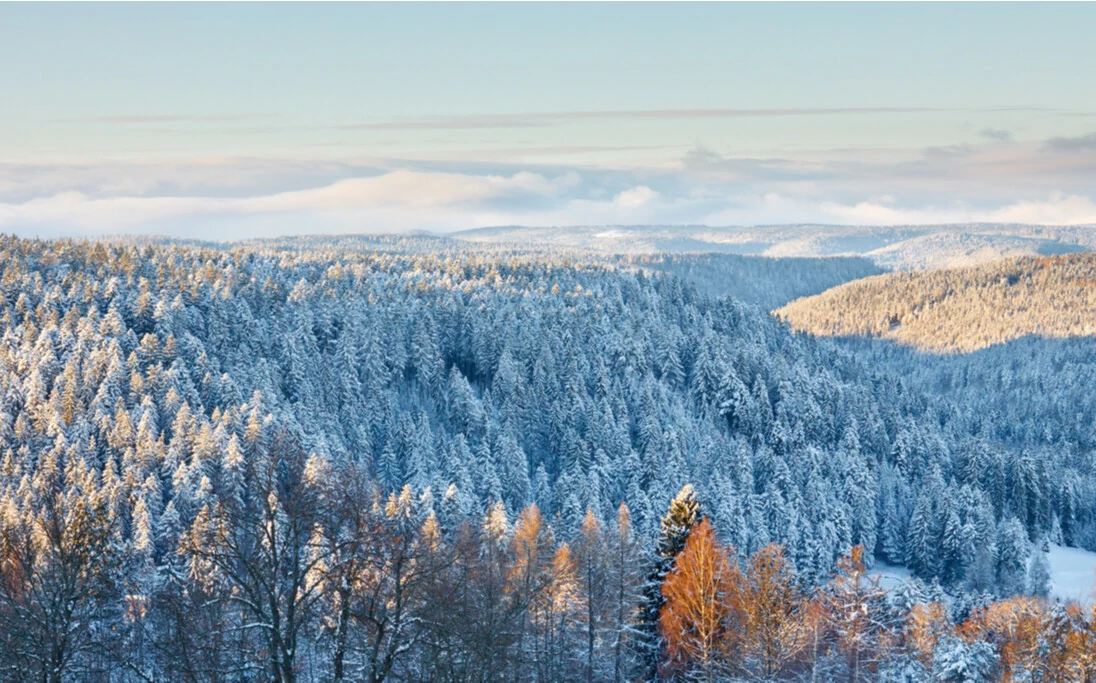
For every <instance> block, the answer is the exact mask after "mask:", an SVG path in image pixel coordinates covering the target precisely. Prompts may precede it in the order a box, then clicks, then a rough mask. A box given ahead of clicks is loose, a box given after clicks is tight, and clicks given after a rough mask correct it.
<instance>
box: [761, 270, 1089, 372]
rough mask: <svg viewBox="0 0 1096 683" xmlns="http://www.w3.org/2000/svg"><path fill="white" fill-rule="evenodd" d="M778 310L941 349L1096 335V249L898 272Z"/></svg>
mask: <svg viewBox="0 0 1096 683" xmlns="http://www.w3.org/2000/svg"><path fill="white" fill-rule="evenodd" d="M776 314H777V315H778V316H780V317H782V318H784V319H785V320H787V321H789V322H790V323H791V325H792V326H793V327H794V328H796V329H799V330H803V331H806V332H810V333H812V334H817V335H825V336H848V335H870V336H874V337H885V338H888V339H892V340H895V341H899V342H903V343H906V344H910V345H912V346H915V347H918V348H923V349H931V350H937V351H973V350H976V349H982V348H985V347H987V346H990V345H992V344H999V343H1002V342H1007V341H1010V340H1012V339H1017V338H1020V337H1023V336H1026V335H1038V336H1043V337H1075V336H1081V335H1092V334H1094V333H1096V255H1093V254H1088V253H1085V254H1069V255H1065V256H1051V257H1046V258H1031V257H1028V258H1020V259H1009V260H1004V261H996V262H994V263H989V264H986V265H982V266H976V267H972V268H956V269H945V270H931V271H924V272H916V273H890V274H886V275H879V276H876V277H872V278H866V279H863V280H859V281H855V282H850V283H848V284H844V285H841V286H839V287H835V288H834V289H832V290H829V291H826V292H823V293H822V294H819V295H816V296H812V297H808V298H805V299H802V300H799V301H794V302H792V303H790V304H788V305H787V306H784V307H783V308H781V309H780V310H778V311H776Z"/></svg>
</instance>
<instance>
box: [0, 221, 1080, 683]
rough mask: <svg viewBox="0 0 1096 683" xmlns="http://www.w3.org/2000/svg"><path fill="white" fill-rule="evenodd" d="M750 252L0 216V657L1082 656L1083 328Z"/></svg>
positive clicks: (962, 673) (478, 665)
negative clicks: (877, 301)
mask: <svg viewBox="0 0 1096 683" xmlns="http://www.w3.org/2000/svg"><path fill="white" fill-rule="evenodd" d="M747 261H748V259H745V257H734V258H715V257H711V256H697V257H690V256H687V255H675V256H674V257H673V258H672V259H671V258H668V257H667V258H666V259H662V258H660V257H646V256H645V257H639V258H637V257H628V258H610V257H605V256H598V255H593V254H588V253H586V252H582V251H581V250H563V249H559V250H555V249H524V250H523V249H506V248H501V247H498V248H470V247H462V246H458V245H454V244H453V243H451V242H449V241H447V240H434V239H429V238H381V239H354V238H350V239H320V238H310V239H302V240H279V241H265V242H264V241H256V242H248V243H240V244H225V245H208V244H198V243H182V242H178V243H175V242H168V241H159V240H144V241H136V240H98V241H96V240H87V241H36V240H24V239H19V238H15V237H8V236H4V237H0V267H2V269H3V270H2V272H0V445H2V449H0V679H2V680H11V681H47V682H50V683H54V682H56V683H61V682H64V681H278V682H280V683H295V682H297V681H342V680H345V681H385V680H399V681H496V680H498V681H526V680H536V681H573V680H588V681H638V680H658V679H665V680H705V681H717V680H718V681H736V680H848V681H876V680H880V681H882V680H887V681H923V680H941V681H981V680H987V681H989V680H1016V681H1084V680H1093V679H1094V677H1096V620H1094V614H1093V612H1092V611H1091V607H1089V606H1085V605H1082V604H1077V603H1063V602H1061V601H1057V600H1055V599H1054V598H1053V597H1052V596H1050V594H1049V593H1050V585H1049V581H1050V577H1049V568H1048V562H1047V551H1048V548H1049V547H1050V546H1051V545H1061V546H1072V547H1076V548H1083V549H1087V550H1096V466H1094V463H1093V457H1092V452H1093V448H1094V447H1096V444H1094V440H1096V433H1094V432H1093V430H1092V424H1093V421H1094V419H1096V406H1094V404H1093V399H1092V397H1091V395H1090V391H1089V387H1090V386H1091V384H1090V383H1088V382H1087V380H1086V378H1087V377H1090V376H1092V374H1093V373H1092V372H1091V360H1090V359H1091V358H1093V357H1094V356H1093V354H1092V352H1091V348H1090V345H1091V340H1089V339H1077V340H1071V341H1070V343H1069V345H1066V346H1055V347H1053V348H1051V347H1044V346H1040V347H1039V349H1038V352H1037V353H1035V354H1034V356H1035V357H1036V359H1037V360H1036V361H1030V360H1026V358H1027V357H1029V356H1031V355H1033V354H1031V353H1028V351H1029V350H1028V349H1027V348H1026V347H1025V346H1024V344H1025V343H1028V342H1014V345H1007V346H995V347H992V348H990V349H988V350H986V351H980V352H978V353H975V354H970V355H968V356H962V357H960V356H956V357H954V358H949V359H946V360H940V359H938V358H936V357H934V356H927V355H924V354H918V353H916V352H913V351H910V350H908V349H899V348H892V347H889V346H888V347H881V346H879V345H877V344H876V343H873V342H860V343H847V344H846V343H839V342H835V341H833V340H829V339H818V338H814V337H811V336H808V335H806V334H802V333H797V332H793V331H792V330H790V329H789V328H788V327H787V326H786V325H785V324H784V323H782V322H781V321H780V320H778V319H776V318H774V317H773V316H771V315H769V314H768V313H767V312H766V311H767V308H768V307H769V306H773V305H779V304H782V303H784V302H785V301H787V300H789V299H790V298H794V297H795V296H803V295H807V294H814V293H817V291H821V290H822V289H824V288H827V287H830V286H833V285H835V284H839V283H840V282H841V281H844V280H846V279H853V278H858V277H862V276H864V275H870V274H872V273H873V272H875V271H874V267H872V266H870V264H866V263H862V262H858V260H855V259H849V260H847V262H844V261H828V260H818V261H817V262H816V263H812V261H811V260H809V259H803V260H797V261H796V263H795V267H796V269H797V270H798V269H802V270H803V272H802V274H801V275H799V276H798V277H795V278H792V277H791V276H790V275H789V272H790V271H789V265H788V264H787V263H785V262H782V261H780V260H769V259H758V260H757V261H748V262H749V265H748V266H741V267H740V269H739V271H737V272H727V273H725V274H723V273H720V272H719V269H720V268H727V269H732V270H733V269H735V268H736V267H737V266H739V265H740V264H741V263H746V262H747ZM812 268H813V269H814V270H811V269H812ZM884 277H886V276H884ZM766 281H768V282H769V284H766ZM847 286H848V285H847ZM810 290H817V291H810ZM744 300H745V301H744ZM757 304H761V305H757ZM1030 343H1035V342H1030ZM1063 368H1067V369H1068V371H1064V370H1063ZM1074 371H1075V372H1074ZM1021 398H1022V400H1019V399H1021ZM878 566H888V567H904V568H906V570H907V571H908V572H909V573H910V575H911V578H910V579H909V580H908V581H904V582H902V584H901V585H900V586H898V587H896V588H891V589H884V588H883V587H882V586H881V585H880V581H879V579H878V576H877V574H876V572H874V571H873V568H875V567H878Z"/></svg>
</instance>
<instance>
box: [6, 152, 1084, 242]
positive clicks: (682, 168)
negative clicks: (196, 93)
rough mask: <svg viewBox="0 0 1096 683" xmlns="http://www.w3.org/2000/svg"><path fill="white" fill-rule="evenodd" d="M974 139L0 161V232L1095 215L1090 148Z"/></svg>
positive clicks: (243, 233)
mask: <svg viewBox="0 0 1096 683" xmlns="http://www.w3.org/2000/svg"><path fill="white" fill-rule="evenodd" d="M985 137H986V138H987V139H988V140H989V141H988V142H986V143H983V144H979V145H962V146H952V147H948V148H932V149H926V150H920V151H918V150H896V151H893V152H891V153H889V154H882V153H880V152H879V151H878V150H864V151H862V152H857V151H856V150H852V151H850V150H840V151H839V152H835V153H832V154H826V153H814V154H801V155H798V156H789V157H787V158H741V157H724V156H722V155H720V154H718V153H716V152H713V151H710V150H706V149H702V148H697V149H696V150H693V151H692V152H690V153H689V154H687V155H686V156H685V157H684V159H682V160H681V161H679V162H678V163H676V164H663V165H662V166H661V167H651V168H629V169H616V168H599V167H581V168H579V167H573V168H572V167H566V166H555V167H547V166H537V167H523V166H520V165H515V164H505V163H489V162H463V163H462V162H457V161H445V162H441V161H435V162H428V161H422V162H400V163H393V162H354V161H336V160H326V161H322V160H321V161H315V160H258V159H215V160H189V161H183V162H167V161H164V162H144V163H130V164H126V163H120V162H118V163H108V164H99V165H96V164H78V165H77V164H73V165H54V166H50V165H36V166H31V165H15V164H7V165H3V164H0V230H2V231H8V232H17V233H20V234H38V235H88V234H91V235H97V234H118V233H159V234H169V235H176V236H186V237H196V238H203V239H233V238H244V237H255V236H272V235H279V234H288V233H345V232H372V233H385V232H401V231H408V230H428V231H434V232H447V231H451V230H457V229H464V228H472V227H483V226H492V225H531V226H551V225H577V224H587V225H590V224H709V225H755V224H773V223H790V222H794V223H805V222H825V223H846V224H857V225H870V224H878V225H884V224H930V223H967V222H1010V223H1039V224H1052V225H1077V224H1094V223H1096V201H1094V192H1096V191H1094V190H1093V189H1092V188H1094V187H1096V182H1094V181H1096V149H1090V148H1089V146H1087V145H1084V144H1075V145H1064V144H1062V143H1061V142H1058V143H1056V144H1048V143H1046V142H1044V143H1037V142H1036V143H1027V144H1025V143H1020V142H1014V141H1012V140H1011V138H1009V137H1008V136H1004V135H986V136H985Z"/></svg>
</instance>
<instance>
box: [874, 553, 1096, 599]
mask: <svg viewBox="0 0 1096 683" xmlns="http://www.w3.org/2000/svg"><path fill="white" fill-rule="evenodd" d="M1048 559H1049V560H1050V592H1051V595H1053V596H1054V597H1055V598H1058V599H1059V600H1063V601H1066V600H1076V601H1077V602H1079V603H1081V604H1083V605H1090V604H1092V603H1093V602H1096V553H1094V552H1091V551H1088V550H1081V549H1079V548H1066V547H1064V546H1060V545H1052V546H1050V554H1049V555H1048ZM870 573H871V574H879V575H880V579H879V585H880V586H882V587H883V588H885V589H887V590H890V589H893V588H896V587H898V586H900V585H901V584H902V583H903V582H904V581H906V580H908V579H909V578H910V576H911V574H910V571H909V570H908V569H906V568H905V567H897V566H895V565H891V564H887V563H885V562H876V563H875V566H874V567H873V568H872V570H871V572H870Z"/></svg>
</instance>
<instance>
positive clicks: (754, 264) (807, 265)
mask: <svg viewBox="0 0 1096 683" xmlns="http://www.w3.org/2000/svg"><path fill="white" fill-rule="evenodd" d="M619 262H621V263H623V264H628V265H632V266H638V267H642V268H646V269H649V270H655V271H660V272H664V273H673V274H674V275H677V276H678V277H680V278H682V279H683V280H686V281H688V282H690V283H692V284H693V286H694V287H696V290H697V291H698V292H699V293H701V294H704V295H707V296H712V297H720V296H727V297H731V298H734V299H738V300H739V301H743V302H746V303H749V304H754V305H757V306H760V307H761V308H763V309H765V310H771V309H773V308H776V307H778V306H783V305H784V304H786V303H788V302H789V301H793V300H795V299H798V298H800V297H804V296H811V295H812V294H819V293H821V292H824V291H826V290H827V289H830V288H832V287H836V286H837V285H840V284H844V283H846V282H851V281H853V280H859V279H861V278H865V277H869V276H872V275H879V274H880V273H882V272H883V271H882V270H880V269H879V268H878V267H877V266H876V265H875V264H873V263H872V262H871V261H869V260H868V259H865V258H858V257H837V256H835V257H826V258H768V257H764V256H753V257H751V256H738V255H734V254H663V253H659V254H632V255H628V256H621V257H619Z"/></svg>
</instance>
